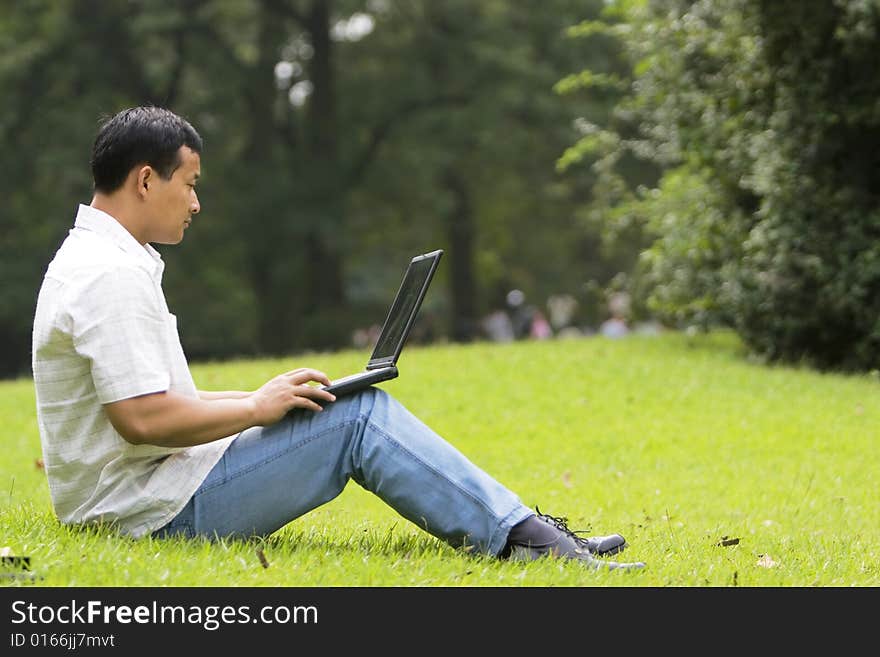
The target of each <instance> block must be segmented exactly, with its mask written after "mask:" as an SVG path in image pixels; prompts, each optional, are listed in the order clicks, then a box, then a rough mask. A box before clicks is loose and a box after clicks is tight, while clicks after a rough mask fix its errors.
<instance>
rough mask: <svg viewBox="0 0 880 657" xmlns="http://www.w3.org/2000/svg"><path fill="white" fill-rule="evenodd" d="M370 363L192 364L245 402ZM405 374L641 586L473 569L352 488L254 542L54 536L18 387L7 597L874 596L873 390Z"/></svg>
mask: <svg viewBox="0 0 880 657" xmlns="http://www.w3.org/2000/svg"><path fill="white" fill-rule="evenodd" d="M366 356H367V355H366V354H364V353H360V352H355V351H347V352H339V353H335V354H311V355H309V356H303V357H301V359H298V362H292V361H291V360H290V359H273V360H253V361H245V360H241V361H233V362H227V363H205V364H202V365H198V366H196V367H194V368H193V375H194V378H195V380H196V382H197V384H198V385H199V386H200V387H201V388H204V389H209V390H211V389H214V390H216V389H229V388H232V389H253V388H254V387H256V386H258V385H260V384H261V383H262V382H263V381H265V380H266V379H268V378H269V377H270V376H272V375H274V374H276V373H277V372H279V371H284V370H287V369H290V368H291V367H294V366H301V365H309V366H316V367H319V368H321V369H323V370H324V371H326V372H328V373H329V374H331V375H334V376H335V375H341V374H344V373H347V372H350V371H352V370H353V368H356V367H360V366H361V365H362V364H363V362H364V359H365V358H366ZM462 364H465V367H466V369H467V372H468V375H467V376H466V377H462ZM477 365H478V366H477ZM401 366H402V368H403V375H402V376H401V377H400V378H399V379H395V380H394V381H391V382H388V383H387V384H383V386H384V387H385V388H386V389H387V390H388V391H389V392H391V393H392V394H394V395H395V396H396V397H397V398H398V399H400V400H401V401H402V402H403V403H404V404H406V406H407V407H408V408H410V409H411V410H412V411H413V412H414V413H415V414H416V415H417V416H418V417H420V418H422V419H423V420H424V421H425V422H426V423H427V424H428V425H429V426H431V427H432V428H434V429H435V430H436V431H437V432H438V433H439V434H440V435H442V436H443V437H445V438H446V439H447V440H449V441H450V442H452V444H453V445H455V446H456V447H458V448H459V449H460V450H462V452H463V453H464V454H466V455H467V456H468V457H469V458H470V459H471V460H472V461H473V462H474V463H476V464H477V465H479V466H480V467H482V468H484V469H485V470H486V471H487V472H489V473H490V474H492V475H493V476H494V477H495V478H496V479H498V480H499V481H500V482H502V483H503V484H505V485H506V486H508V487H509V488H511V489H512V490H514V491H516V492H517V493H518V494H519V495H520V496H521V498H522V500H523V502H524V503H526V504H528V505H530V506H534V505H538V506H540V507H541V510H542V511H544V512H546V513H553V514H554V515H565V516H567V517H568V518H569V521H570V525H571V526H572V528H577V529H585V530H588V531H591V532H593V533H607V532H612V531H619V532H620V533H622V534H623V535H624V536H626V538H627V540H628V542H629V543H630V547H629V548H628V549H627V551H626V552H624V553H623V554H622V555H621V556H625V557H627V558H629V559H634V560H642V561H645V562H646V563H647V568H646V569H645V570H643V571H640V572H638V573H629V574H627V575H626V576H621V573H613V572H612V573H596V572H592V571H585V570H584V569H583V568H582V567H580V566H578V565H577V564H572V563H558V562H553V561H546V562H534V563H531V564H526V565H523V564H514V563H506V562H499V561H496V560H494V559H490V558H480V557H477V558H475V557H473V556H469V555H467V554H464V553H462V552H460V551H457V550H454V549H452V548H450V547H449V546H447V545H445V544H443V543H441V542H440V541H438V540H436V539H434V538H433V537H431V536H429V535H427V534H425V533H424V532H422V531H420V530H419V529H418V528H417V527H416V526H415V525H412V524H411V523H408V522H407V521H405V520H403V519H402V518H401V517H400V516H399V515H398V514H397V513H396V512H395V511H393V509H391V508H389V507H388V506H386V505H385V504H384V503H383V502H382V501H381V500H379V499H378V498H377V497H375V496H373V495H372V494H370V493H368V492H366V491H364V490H363V489H361V488H359V487H358V486H356V485H355V484H353V483H351V484H349V486H348V487H347V488H346V489H345V491H344V492H343V493H342V495H340V496H339V497H338V498H336V499H335V500H333V501H331V502H330V503H328V504H326V505H324V506H321V507H319V508H318V509H315V510H314V511H312V512H311V513H309V514H307V515H305V516H303V517H301V518H299V519H297V520H295V521H294V522H293V523H291V524H290V525H288V526H287V527H285V528H284V529H282V530H280V531H279V532H277V533H276V534H274V535H273V536H271V537H270V538H269V539H267V540H265V541H221V542H214V543H211V542H208V541H202V540H195V541H185V540H177V539H172V540H150V539H143V540H132V539H128V538H125V537H121V536H118V535H116V534H114V533H113V532H112V531H111V530H109V529H108V528H88V529H75V528H70V527H63V526H59V525H58V523H57V521H56V520H55V518H54V516H53V515H52V511H51V506H50V502H49V495H48V487H47V485H46V481H45V476H44V473H43V471H42V470H41V469H40V468H39V467H37V465H36V464H35V461H36V459H38V458H39V457H40V445H39V438H38V433H37V427H36V418H35V410H34V409H35V405H34V400H33V384H32V382H31V381H30V380H29V379H20V380H18V381H14V382H3V383H0V417H3V419H4V427H5V430H6V431H5V436H6V440H5V443H4V444H5V449H4V451H3V454H2V456H0V491H2V493H0V536H3V545H5V546H9V547H10V548H11V550H12V552H13V553H14V554H25V555H28V556H30V557H31V560H32V568H33V572H34V574H35V576H36V577H37V579H35V580H34V581H33V582H32V583H28V582H23V581H22V582H13V583H11V584H10V585H13V586H15V585H19V584H20V585H23V586H61V587H63V586H172V587H173V586H291V587H293V586H296V587H299V586H355V587H357V586H438V587H443V586H504V587H521V586H526V587H528V586H601V587H605V586H632V587H658V586H659V587H676V586H693V587H707V586H708V587H713V586H717V587H736V586H745V587H779V586H794V587H798V586H807V587H816V586H819V587H824V586H828V587H848V586H855V587H876V586H878V585H880V566H878V564H880V535H878V533H877V526H878V525H880V507H878V505H877V504H876V490H877V484H878V482H877V473H878V472H880V452H878V450H877V449H876V427H877V424H878V422H880V408H878V406H877V404H876V403H874V402H873V400H874V399H875V398H876V395H877V385H878V380H877V376H876V375H870V376H869V375H848V376H845V375H841V374H821V373H818V372H816V371H813V370H809V369H805V368H791V367H781V366H776V367H767V366H763V365H760V364H758V363H755V362H749V361H748V360H747V359H746V358H745V350H744V348H743V346H742V344H741V342H740V341H739V340H738V339H737V338H736V337H735V336H734V335H733V334H731V333H729V332H714V333H710V334H708V335H697V336H695V337H688V336H687V335H685V334H682V333H666V334H664V335H662V336H660V337H641V336H631V337H628V338H626V339H622V340H608V339H603V338H583V339H578V340H558V341H541V342H528V343H515V344H510V345H494V344H484V343H483V344H472V345H446V346H433V347H430V348H427V347H426V348H420V347H415V348H413V349H411V350H408V351H407V353H406V355H405V358H404V362H403V363H402V365H401ZM548 373H551V374H548ZM258 550H262V552H263V555H264V557H265V559H266V562H267V564H268V567H264V566H263V565H261V560H260V558H259V554H258Z"/></svg>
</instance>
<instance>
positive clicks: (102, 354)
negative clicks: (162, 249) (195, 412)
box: [68, 267, 172, 404]
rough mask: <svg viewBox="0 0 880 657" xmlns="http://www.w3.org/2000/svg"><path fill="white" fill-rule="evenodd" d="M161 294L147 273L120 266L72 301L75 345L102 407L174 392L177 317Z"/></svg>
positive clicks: (79, 293)
mask: <svg viewBox="0 0 880 657" xmlns="http://www.w3.org/2000/svg"><path fill="white" fill-rule="evenodd" d="M160 295H161V290H160V289H159V288H158V286H157V285H156V284H154V283H153V281H152V280H151V278H150V276H149V274H148V273H147V272H146V271H143V270H139V269H135V268H126V267H118V268H115V269H113V270H111V271H105V272H102V273H101V274H100V275H98V276H97V277H96V278H95V279H93V280H91V281H89V284H88V285H85V286H82V287H81V288H80V290H79V292H78V293H77V294H76V295H74V297H73V298H72V299H71V300H70V304H69V306H68V310H69V312H70V315H71V319H72V333H73V343H74V346H75V348H76V351H77V353H79V354H80V355H81V356H83V357H84V358H86V359H87V360H88V361H89V363H90V366H91V373H92V380H93V382H94V386H95V391H96V393H97V396H98V401H100V402H101V403H102V404H107V403H110V402H114V401H119V400H120V399H127V398H129V397H137V396H139V395H145V394H150V393H155V392H164V391H166V390H168V388H169V385H170V382H171V357H170V352H169V337H170V335H169V332H170V331H171V330H172V328H171V327H172V324H171V319H172V317H171V315H170V314H169V313H168V311H167V309H166V307H165V305H164V303H163V302H162V300H161V296H160Z"/></svg>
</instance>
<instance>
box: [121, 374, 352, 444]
mask: <svg viewBox="0 0 880 657" xmlns="http://www.w3.org/2000/svg"><path fill="white" fill-rule="evenodd" d="M310 382H316V383H321V384H324V385H329V384H330V380H329V379H328V378H327V375H326V374H324V373H323V372H319V371H317V370H313V369H308V368H300V369H297V370H292V371H290V372H285V373H284V374H280V375H279V376H276V377H275V378H274V379H272V380H270V381H268V382H267V383H265V384H264V385H263V386H261V387H260V388H259V389H258V390H255V391H254V392H252V393H242V396H241V397H220V398H217V397H214V396H213V395H211V394H210V393H209V395H208V398H204V397H200V398H198V399H194V398H192V397H187V396H185V395H181V394H178V393H175V392H158V393H154V394H149V395H140V396H138V397H130V398H128V399H122V400H119V401H116V402H112V403H109V404H105V405H104V409H105V410H106V411H107V416H108V417H109V418H110V422H111V423H112V424H113V427H114V428H115V429H116V430H117V431H118V432H119V434H120V435H121V436H122V437H123V438H124V439H125V440H127V441H128V442H130V443H132V444H134V445H141V444H148V445H159V446H162V447H190V446H192V445H201V444H203V443H209V442H212V441H214V440H219V439H221V438H225V437H227V436H231V435H234V434H236V433H239V432H240V431H244V430H245V429H248V428H250V427H254V426H265V425H269V424H274V423H275V422H278V421H279V420H280V419H281V418H283V417H284V416H285V415H286V414H287V413H288V412H289V411H291V410H292V409H294V408H303V409H308V410H312V411H318V412H319V411H321V410H322V407H321V405H320V404H318V403H316V402H315V401H313V400H315V399H321V400H326V401H334V400H335V399H336V397H335V396H334V395H332V394H330V393H328V392H326V391H324V390H321V389H320V388H318V387H316V386H313V385H310Z"/></svg>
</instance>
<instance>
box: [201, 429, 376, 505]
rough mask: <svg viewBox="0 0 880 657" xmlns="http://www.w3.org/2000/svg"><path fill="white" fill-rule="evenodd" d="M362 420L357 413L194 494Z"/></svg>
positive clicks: (205, 491) (204, 491) (217, 486)
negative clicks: (351, 417)
mask: <svg viewBox="0 0 880 657" xmlns="http://www.w3.org/2000/svg"><path fill="white" fill-rule="evenodd" d="M364 419H366V418H365V417H364V416H363V414H361V413H359V414H358V415H357V417H355V418H353V419H350V420H348V419H347V420H344V421H343V422H340V423H339V424H334V425H333V426H332V427H328V428H326V429H325V430H324V431H321V432H320V433H316V434H315V435H313V436H311V437H309V438H307V439H306V440H301V441H299V442H297V443H295V444H294V445H291V446H290V447H289V448H287V449H284V450H282V451H280V452H278V453H276V454H275V455H274V456H272V457H271V458H268V459H265V460H263V461H260V462H259V463H255V464H253V465H251V466H249V467H246V468H243V469H241V470H238V471H237V472H235V473H234V474H232V475H230V476H229V477H226V478H225V479H223V480H221V481H218V482H216V483H214V484H211V485H210V486H205V487H204V488H199V490H198V491H196V493H207V492H208V491H212V490H214V489H215V488H219V487H220V486H223V485H224V484H226V483H227V482H229V481H234V480H235V479H238V478H239V477H243V476H245V475H247V474H250V473H251V472H253V471H255V470H257V469H259V468H261V467H262V466H264V465H266V464H268V463H272V462H273V461H277V460H278V459H280V458H282V457H284V456H286V455H287V454H288V453H290V452H291V451H294V450H296V449H299V448H300V447H303V446H305V445H308V444H309V443H312V442H314V441H316V440H320V439H321V438H323V437H324V436H326V435H327V434H329V433H333V432H335V431H339V430H341V429H343V428H345V427H347V426H349V425H352V424H357V423H358V422H360V421H361V420H364Z"/></svg>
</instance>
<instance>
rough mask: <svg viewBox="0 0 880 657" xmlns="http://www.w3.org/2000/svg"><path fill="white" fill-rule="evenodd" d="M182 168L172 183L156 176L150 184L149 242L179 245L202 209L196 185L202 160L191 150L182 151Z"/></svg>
mask: <svg viewBox="0 0 880 657" xmlns="http://www.w3.org/2000/svg"><path fill="white" fill-rule="evenodd" d="M179 156H180V166H179V167H177V169H175V170H174V174H173V175H172V176H171V178H170V179H169V180H165V179H163V178H162V177H161V176H159V175H158V173H157V172H155V171H154V172H153V174H154V175H151V176H150V178H149V181H148V183H147V184H148V185H149V194H148V203H149V205H148V209H149V221H148V225H147V226H146V230H147V232H148V235H147V240H146V241H147V242H154V243H156V244H177V243H179V242H180V241H181V240H182V239H183V231H185V230H186V228H187V226H189V225H190V223H191V221H192V215H194V214H197V213H198V212H199V210H200V209H201V206H200V205H199V197H198V196H197V195H196V182H197V181H198V179H199V175H200V174H201V158H200V157H199V154H198V153H196V152H195V151H193V150H191V149H190V148H189V147H188V146H181V147H180V152H179Z"/></svg>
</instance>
